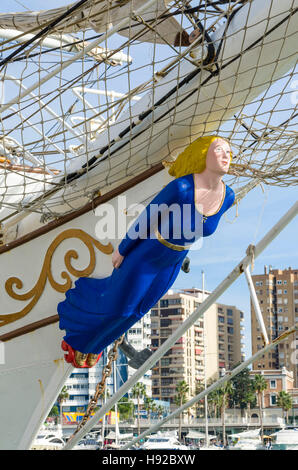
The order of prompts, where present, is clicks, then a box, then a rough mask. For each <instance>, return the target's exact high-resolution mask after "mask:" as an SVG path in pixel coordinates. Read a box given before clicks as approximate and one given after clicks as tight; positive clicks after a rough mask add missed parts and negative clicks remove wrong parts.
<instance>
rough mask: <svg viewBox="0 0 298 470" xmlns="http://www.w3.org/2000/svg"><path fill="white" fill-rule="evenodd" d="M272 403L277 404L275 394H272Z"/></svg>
mask: <svg viewBox="0 0 298 470" xmlns="http://www.w3.org/2000/svg"><path fill="white" fill-rule="evenodd" d="M270 405H271V406H275V405H276V395H275V394H272V395H270Z"/></svg>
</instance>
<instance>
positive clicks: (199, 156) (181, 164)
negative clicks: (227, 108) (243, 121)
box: [169, 135, 232, 178]
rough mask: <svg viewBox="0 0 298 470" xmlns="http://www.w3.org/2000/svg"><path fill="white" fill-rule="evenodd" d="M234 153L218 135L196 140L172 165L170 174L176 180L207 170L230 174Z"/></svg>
mask: <svg viewBox="0 0 298 470" xmlns="http://www.w3.org/2000/svg"><path fill="white" fill-rule="evenodd" d="M231 157H232V152H231V147H230V144H229V142H228V141H226V140H225V139H223V138H222V137H219V136H218V135H210V136H203V137H199V138H198V139H196V140H195V141H194V142H192V143H191V144H190V145H188V147H186V148H185V149H184V150H183V152H182V153H181V154H180V155H179V156H178V157H177V158H176V160H175V161H174V162H171V163H170V165H169V166H170V169H169V174H170V175H171V176H174V177H175V178H179V177H180V176H184V175H189V174H193V173H202V172H203V171H204V170H205V169H208V170H210V171H213V172H216V173H217V174H218V173H219V174H221V175H224V174H226V173H227V172H228V170H229V166H230V162H231Z"/></svg>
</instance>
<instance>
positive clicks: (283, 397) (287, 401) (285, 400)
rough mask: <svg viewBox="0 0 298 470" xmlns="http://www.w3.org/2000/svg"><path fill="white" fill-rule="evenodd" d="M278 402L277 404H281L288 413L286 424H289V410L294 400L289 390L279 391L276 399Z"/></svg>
mask: <svg viewBox="0 0 298 470" xmlns="http://www.w3.org/2000/svg"><path fill="white" fill-rule="evenodd" d="M276 404H277V406H280V407H281V408H282V409H283V411H284V412H285V414H286V424H288V414H289V410H290V409H291V408H292V406H293V400H292V397H291V395H290V394H289V393H287V392H284V391H281V392H279V394H278V397H277V400H276Z"/></svg>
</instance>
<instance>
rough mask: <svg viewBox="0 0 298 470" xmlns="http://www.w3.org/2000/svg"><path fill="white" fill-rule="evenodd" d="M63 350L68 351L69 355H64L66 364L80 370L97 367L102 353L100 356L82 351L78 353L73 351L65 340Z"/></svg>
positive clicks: (62, 345)
mask: <svg viewBox="0 0 298 470" xmlns="http://www.w3.org/2000/svg"><path fill="white" fill-rule="evenodd" d="M61 348H62V349H63V351H67V352H68V354H64V358H65V360H66V362H68V363H69V364H72V365H73V366H74V367H77V368H78V369H83V368H88V369H89V368H90V367H93V366H95V364H97V362H98V361H99V359H100V357H101V355H102V352H101V353H100V354H92V353H89V354H87V353H81V352H80V351H76V350H75V349H73V348H72V347H71V346H70V345H69V344H67V343H66V342H65V341H64V340H63V341H62V343H61Z"/></svg>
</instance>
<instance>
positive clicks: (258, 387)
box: [253, 374, 267, 439]
mask: <svg viewBox="0 0 298 470" xmlns="http://www.w3.org/2000/svg"><path fill="white" fill-rule="evenodd" d="M266 388H267V382H266V380H265V378H264V376H263V375H261V374H257V375H255V376H254V380H253V389H254V391H255V392H256V394H257V397H258V403H259V410H260V424H261V439H263V434H264V430H263V405H262V397H263V391H264V390H266Z"/></svg>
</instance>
